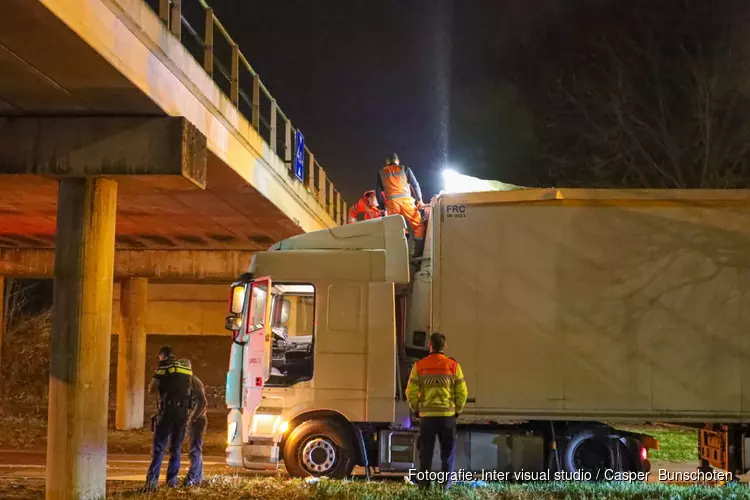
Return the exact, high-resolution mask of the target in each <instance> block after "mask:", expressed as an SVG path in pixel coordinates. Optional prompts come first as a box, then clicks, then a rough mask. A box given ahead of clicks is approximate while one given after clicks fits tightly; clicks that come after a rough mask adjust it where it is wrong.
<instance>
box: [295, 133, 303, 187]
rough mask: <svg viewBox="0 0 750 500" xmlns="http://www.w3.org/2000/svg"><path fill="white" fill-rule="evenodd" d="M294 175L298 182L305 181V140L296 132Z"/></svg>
mask: <svg viewBox="0 0 750 500" xmlns="http://www.w3.org/2000/svg"><path fill="white" fill-rule="evenodd" d="M294 175H295V176H296V177H297V179H299V180H300V181H302V182H304V180H305V138H304V137H303V136H302V132H300V131H299V130H297V134H296V135H295V137H294Z"/></svg>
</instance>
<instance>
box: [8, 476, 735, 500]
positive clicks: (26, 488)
mask: <svg viewBox="0 0 750 500" xmlns="http://www.w3.org/2000/svg"><path fill="white" fill-rule="evenodd" d="M138 488H139V485H135V484H134V483H124V482H110V483H108V485H107V490H108V491H107V498H117V499H121V498H132V499H149V500H171V499H180V500H182V499H185V498H187V499H191V498H196V499H206V500H218V499H226V498H233V499H234V498H237V499H250V498H263V499H267V500H303V499H315V500H319V499H337V500H355V499H356V500H359V499H370V500H376V499H396V500H432V499H442V498H455V499H471V500H484V499H504V500H530V499H537V498H546V499H591V500H599V499H601V500H610V499H626V498H627V499H661V498H667V499H680V500H683V499H684V500H692V499H696V500H703V499H720V498H732V499H748V500H750V490H749V489H748V488H747V487H744V486H740V485H729V486H723V487H711V486H670V485H664V484H642V483H598V484H592V483H529V484H508V483H496V484H492V485H490V486H488V487H484V488H471V487H467V486H457V487H455V488H454V489H453V490H451V491H450V492H448V493H444V492H442V491H441V490H438V489H433V490H427V491H425V490H419V489H417V488H416V487H413V486H408V485H405V484H403V483H399V482H386V481H380V482H370V483H367V482H365V481H361V480H357V481H333V480H329V481H326V480H323V481H320V482H319V483H317V484H308V483H306V482H305V481H303V480H296V479H295V480H289V479H280V478H243V477H238V476H214V477H210V478H208V479H207V480H206V482H205V483H204V484H203V485H202V486H201V487H193V488H188V489H185V488H176V489H166V488H161V489H159V490H158V491H157V492H154V493H147V494H144V493H140V492H139V491H138ZM43 491H44V483H43V482H42V481H37V482H34V483H29V482H19V481H13V482H0V497H2V498H7V499H11V500H20V499H25V498H41V496H42V495H43Z"/></svg>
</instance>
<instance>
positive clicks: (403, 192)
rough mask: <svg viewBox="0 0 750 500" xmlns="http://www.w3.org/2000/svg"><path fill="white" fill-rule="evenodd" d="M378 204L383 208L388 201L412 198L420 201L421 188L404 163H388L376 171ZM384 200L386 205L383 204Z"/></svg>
mask: <svg viewBox="0 0 750 500" xmlns="http://www.w3.org/2000/svg"><path fill="white" fill-rule="evenodd" d="M376 192H377V195H378V206H379V208H381V209H384V208H385V206H386V205H387V203H388V202H389V201H398V200H405V199H413V200H414V201H417V202H422V189H421V188H420V186H419V182H417V178H416V177H415V176H414V173H413V172H412V171H411V169H410V168H409V167H407V166H405V165H388V166H386V167H384V168H382V169H380V170H379V171H378V179H377V183H376ZM384 200H385V202H386V205H384V204H383V201H384Z"/></svg>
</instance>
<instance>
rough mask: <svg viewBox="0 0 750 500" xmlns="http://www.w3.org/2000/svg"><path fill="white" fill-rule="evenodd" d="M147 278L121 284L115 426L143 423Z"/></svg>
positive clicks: (125, 426)
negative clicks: (120, 320)
mask: <svg viewBox="0 0 750 500" xmlns="http://www.w3.org/2000/svg"><path fill="white" fill-rule="evenodd" d="M147 315H148V279H146V278H129V279H127V280H125V281H123V282H122V286H121V287H120V316H121V318H122V322H121V325H122V326H121V327H120V335H119V337H120V338H119V341H118V349H117V410H116V412H115V426H116V427H117V429H140V428H141V427H143V405H144V399H145V397H146V393H145V390H144V382H145V370H146V325H147V319H148V317H147Z"/></svg>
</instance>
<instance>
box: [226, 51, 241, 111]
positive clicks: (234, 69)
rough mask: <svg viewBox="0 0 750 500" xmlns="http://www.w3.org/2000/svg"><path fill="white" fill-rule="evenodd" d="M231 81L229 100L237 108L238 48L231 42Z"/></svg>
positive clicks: (238, 95) (238, 88) (238, 102)
mask: <svg viewBox="0 0 750 500" xmlns="http://www.w3.org/2000/svg"><path fill="white" fill-rule="evenodd" d="M231 72H232V74H231V77H232V81H231V82H230V86H229V93H230V94H231V95H230V96H229V98H230V99H231V100H232V104H234V105H235V106H237V107H239V105H240V47H239V46H238V45H237V43H236V42H232V69H231Z"/></svg>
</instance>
